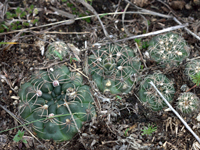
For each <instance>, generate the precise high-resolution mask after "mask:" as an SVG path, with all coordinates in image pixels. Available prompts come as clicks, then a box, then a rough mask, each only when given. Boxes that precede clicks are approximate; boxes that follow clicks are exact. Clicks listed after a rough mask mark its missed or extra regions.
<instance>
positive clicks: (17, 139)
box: [13, 130, 27, 144]
mask: <svg viewBox="0 0 200 150" xmlns="http://www.w3.org/2000/svg"><path fill="white" fill-rule="evenodd" d="M23 136H24V131H22V132H21V131H20V130H18V132H17V134H16V135H15V137H14V138H13V141H15V142H19V141H22V142H23V143H24V144H26V143H27V141H26V140H25V139H23Z"/></svg>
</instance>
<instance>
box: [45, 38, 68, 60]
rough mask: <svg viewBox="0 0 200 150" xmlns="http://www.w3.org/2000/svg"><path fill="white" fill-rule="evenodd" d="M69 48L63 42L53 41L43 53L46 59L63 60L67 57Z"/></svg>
mask: <svg viewBox="0 0 200 150" xmlns="http://www.w3.org/2000/svg"><path fill="white" fill-rule="evenodd" d="M68 52H69V48H68V46H67V45H66V44H65V43H64V42H63V41H55V42H53V43H51V44H49V45H48V47H47V51H46V53H45V56H46V58H48V59H50V60H51V59H61V60H62V59H63V58H65V57H66V56H67V55H68Z"/></svg>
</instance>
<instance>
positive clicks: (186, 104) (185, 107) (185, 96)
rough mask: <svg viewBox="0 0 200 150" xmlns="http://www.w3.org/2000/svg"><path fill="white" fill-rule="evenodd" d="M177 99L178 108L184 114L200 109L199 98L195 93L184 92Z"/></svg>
mask: <svg viewBox="0 0 200 150" xmlns="http://www.w3.org/2000/svg"><path fill="white" fill-rule="evenodd" d="M177 100H178V101H177V108H178V109H179V110H180V111H181V112H182V113H184V114H190V113H192V112H197V111H198V110H199V98H198V97H197V96H196V94H194V93H191V92H185V93H182V94H180V95H179V97H178V99H177Z"/></svg>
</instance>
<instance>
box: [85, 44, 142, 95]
mask: <svg viewBox="0 0 200 150" xmlns="http://www.w3.org/2000/svg"><path fill="white" fill-rule="evenodd" d="M88 66H89V67H88V68H89V74H90V75H91V76H92V79H93V80H94V81H95V83H96V84H97V87H98V88H99V90H100V91H101V92H103V93H105V92H108V93H112V94H121V93H128V92H129V91H130V90H131V88H132V87H133V85H134V82H135V81H136V80H137V75H138V72H139V69H140V66H141V62H140V60H139V59H138V58H136V57H135V54H134V51H133V50H132V49H130V48H129V47H127V46H125V47H120V46H118V45H115V44H110V45H107V46H104V47H102V48H100V49H97V50H96V51H95V52H94V51H93V55H90V56H89V58H88Z"/></svg>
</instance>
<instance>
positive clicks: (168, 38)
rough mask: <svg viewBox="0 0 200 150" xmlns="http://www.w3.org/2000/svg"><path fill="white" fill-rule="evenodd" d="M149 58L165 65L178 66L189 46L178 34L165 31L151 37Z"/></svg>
mask: <svg viewBox="0 0 200 150" xmlns="http://www.w3.org/2000/svg"><path fill="white" fill-rule="evenodd" d="M148 52H149V55H150V58H151V59H153V60H154V61H155V62H157V63H158V64H160V65H161V67H166V66H167V65H169V66H170V67H172V66H178V65H179V64H180V63H181V62H182V61H183V60H184V59H185V58H187V57H188V56H189V47H188V46H187V44H186V42H185V40H184V39H183V38H182V37H180V36H179V35H178V34H174V33H171V32H170V33H166V34H162V35H158V36H155V37H153V38H152V40H151V41H150V42H149V47H148Z"/></svg>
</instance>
